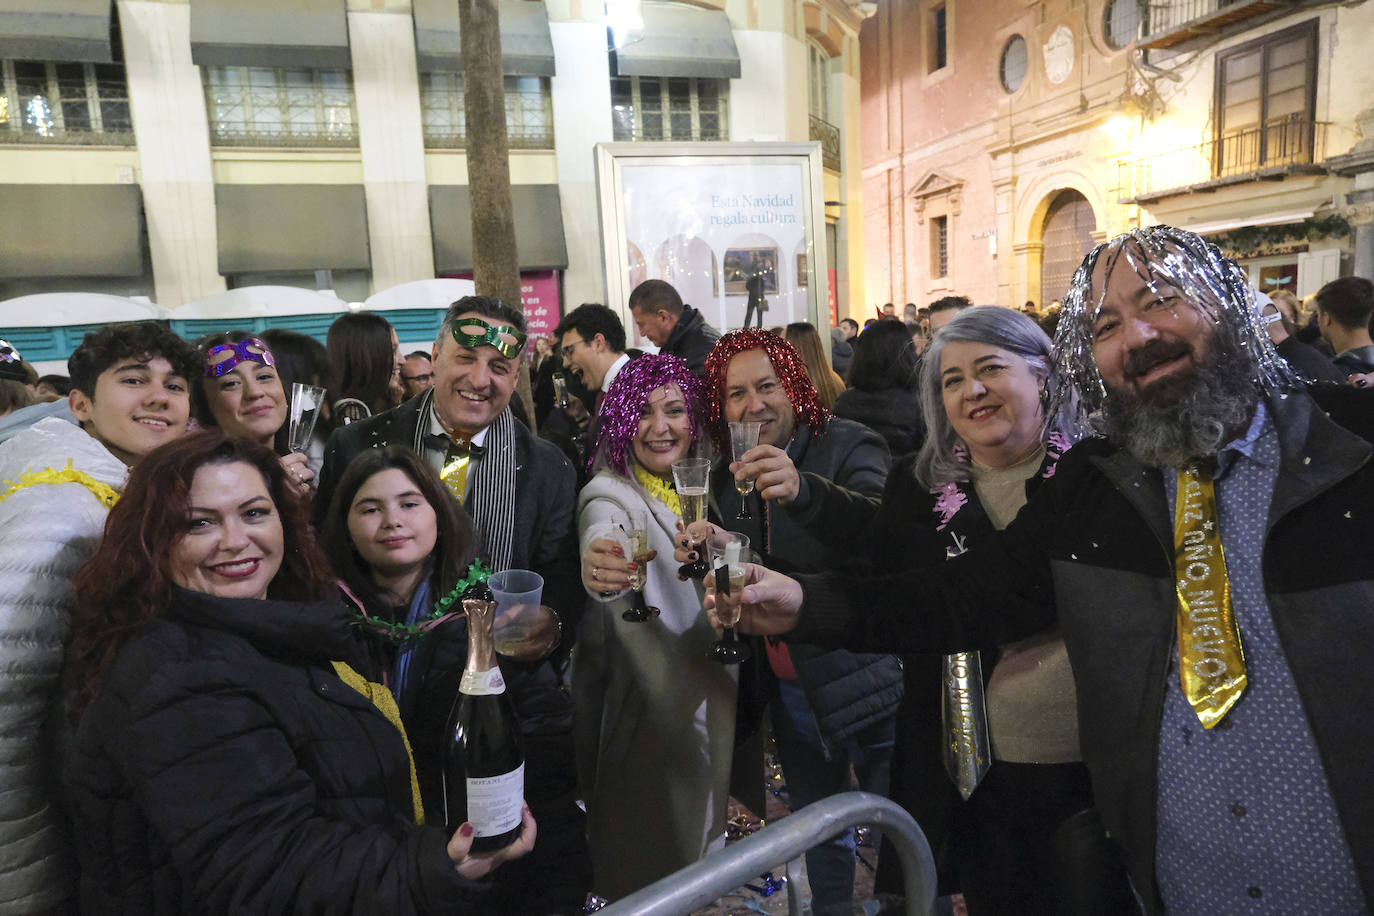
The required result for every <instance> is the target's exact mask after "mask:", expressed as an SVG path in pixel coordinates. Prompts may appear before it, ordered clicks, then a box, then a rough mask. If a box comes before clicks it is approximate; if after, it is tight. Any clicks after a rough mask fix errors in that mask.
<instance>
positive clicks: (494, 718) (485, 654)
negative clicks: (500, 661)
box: [443, 582, 525, 852]
mask: <svg viewBox="0 0 1374 916" xmlns="http://www.w3.org/2000/svg"><path fill="white" fill-rule="evenodd" d="M463 609H464V610H465V611H467V616H468V661H467V666H466V667H465V668H464V669H463V679H462V682H461V684H460V685H459V687H458V691H459V692H458V696H457V698H455V699H454V701H453V708H452V710H450V712H449V715H448V724H447V725H446V726H445V727H444V746H443V747H444V749H443V776H444V823H445V825H446V827H447V829H448V830H449V832H450V833H452V832H453V831H455V830H457V829H458V827H459V825H461V824H462V823H463V821H465V820H466V821H470V822H471V823H472V826H473V827H474V828H475V834H474V837H473V841H472V851H473V852H491V851H493V850H496V849H501V848H503V847H505V846H508V845H510V844H511V843H512V842H514V841H515V839H516V837H518V836H519V835H520V815H521V811H522V808H523V806H524V797H525V754H524V749H523V748H522V746H521V740H520V722H519V720H518V719H517V718H516V716H515V706H514V705H513V704H512V703H511V699H510V695H509V694H507V693H506V682H505V680H504V679H503V678H502V677H501V668H500V667H499V666H498V665H497V663H496V647H495V643H494V642H493V640H492V624H493V622H494V621H495V618H496V599H495V596H494V595H493V594H492V593H491V589H490V588H488V587H487V584H486V583H485V582H477V583H473V584H472V585H470V586H469V587H468V588H467V589H466V590H465V591H464V592H463Z"/></svg>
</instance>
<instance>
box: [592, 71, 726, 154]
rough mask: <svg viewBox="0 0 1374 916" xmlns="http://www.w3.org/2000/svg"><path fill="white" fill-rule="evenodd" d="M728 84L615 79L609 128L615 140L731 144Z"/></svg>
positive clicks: (692, 79) (688, 79)
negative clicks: (711, 141)
mask: <svg viewBox="0 0 1374 916" xmlns="http://www.w3.org/2000/svg"><path fill="white" fill-rule="evenodd" d="M729 95H730V82H729V81H728V80H713V79H698V78H696V77H676V76H675V77H657V76H616V77H612V78H611V127H612V128H613V130H614V132H615V139H617V140H728V139H730V127H729V114H730V112H729Z"/></svg>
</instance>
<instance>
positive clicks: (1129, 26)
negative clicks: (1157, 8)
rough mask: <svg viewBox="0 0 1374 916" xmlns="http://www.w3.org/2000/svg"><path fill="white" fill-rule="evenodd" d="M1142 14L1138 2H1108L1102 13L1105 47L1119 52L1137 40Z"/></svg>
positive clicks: (1136, 0) (1123, 0)
mask: <svg viewBox="0 0 1374 916" xmlns="http://www.w3.org/2000/svg"><path fill="white" fill-rule="evenodd" d="M1143 13H1144V8H1143V5H1142V4H1141V2H1140V0H1110V2H1109V3H1108V4H1107V6H1106V8H1105V9H1104V10H1103V11H1102V37H1103V38H1105V39H1106V40H1107V45H1108V46H1109V47H1111V48H1114V49H1116V50H1118V51H1120V50H1121V49H1122V48H1124V47H1126V46H1127V45H1129V44H1130V43H1131V42H1133V41H1135V40H1136V39H1137V38H1139V37H1140V34H1141V28H1140V26H1141V24H1142V23H1143V22H1144V21H1145V18H1144V15H1143Z"/></svg>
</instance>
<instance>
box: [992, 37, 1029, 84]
mask: <svg viewBox="0 0 1374 916" xmlns="http://www.w3.org/2000/svg"><path fill="white" fill-rule="evenodd" d="M1028 61H1029V58H1028V56H1027V52H1026V39H1024V38H1022V37H1021V36H1020V35H1013V36H1011V38H1010V39H1008V41H1007V43H1006V45H1005V46H1003V48H1002V60H1001V63H1000V64H999V66H998V70H999V71H1000V75H1001V77H1002V88H1003V89H1005V90H1006V91H1007V92H1015V91H1016V90H1018V89H1020V88H1021V85H1022V84H1023V83H1024V82H1025V81H1026V72H1027V64H1028Z"/></svg>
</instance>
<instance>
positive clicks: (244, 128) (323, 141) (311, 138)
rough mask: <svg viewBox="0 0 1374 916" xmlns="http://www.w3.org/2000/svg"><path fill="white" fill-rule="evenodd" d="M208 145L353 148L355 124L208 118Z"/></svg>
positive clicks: (354, 144) (356, 135) (355, 135)
mask: <svg viewBox="0 0 1374 916" xmlns="http://www.w3.org/2000/svg"><path fill="white" fill-rule="evenodd" d="M210 145H211V146H288V147H308V148H315V147H320V148H342V149H350V148H351V149H356V148H357V146H358V127H357V125H356V124H348V125H332V126H331V125H326V124H291V125H272V126H267V125H262V124H255V123H253V122H251V121H213V120H212V121H211V122H210Z"/></svg>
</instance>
